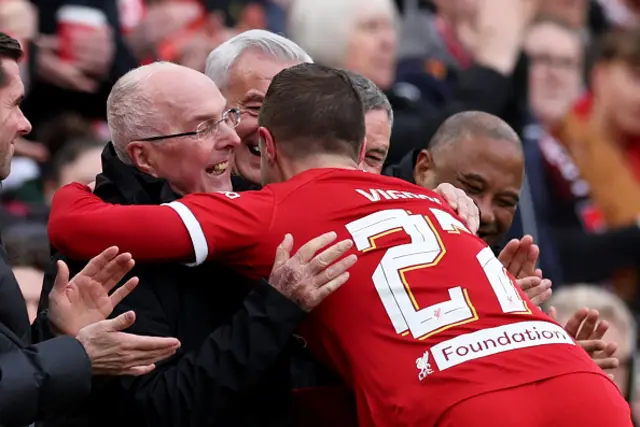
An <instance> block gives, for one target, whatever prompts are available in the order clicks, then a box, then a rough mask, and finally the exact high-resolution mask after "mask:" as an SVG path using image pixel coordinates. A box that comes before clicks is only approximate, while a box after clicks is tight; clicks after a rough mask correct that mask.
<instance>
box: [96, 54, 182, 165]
mask: <svg viewBox="0 0 640 427" xmlns="http://www.w3.org/2000/svg"><path fill="white" fill-rule="evenodd" d="M179 68H182V67H181V66H180V65H177V64H173V63H171V62H154V63H152V64H149V65H143V66H142V67H138V68H135V69H133V70H131V71H129V72H128V73H127V74H125V75H124V76H122V77H120V79H118V81H117V82H116V83H115V84H114V85H113V87H112V88H111V93H110V94H109V98H107V123H108V125H109V133H110V134H111V141H112V142H113V146H114V148H115V151H116V154H117V155H118V158H119V159H120V160H122V161H123V162H124V163H126V164H131V163H132V160H131V158H130V157H129V153H128V152H127V145H129V143H130V142H131V141H135V140H136V139H140V138H148V137H151V136H155V135H157V134H158V133H160V132H161V129H160V128H161V125H160V123H159V122H158V119H157V117H158V115H157V114H156V106H155V105H154V102H153V99H152V96H151V94H150V93H149V90H148V88H146V82H147V81H148V80H149V78H150V77H151V76H152V75H153V74H155V73H156V72H158V71H163V70H177V69H179Z"/></svg>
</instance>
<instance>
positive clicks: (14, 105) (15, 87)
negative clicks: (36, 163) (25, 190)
mask: <svg viewBox="0 0 640 427" xmlns="http://www.w3.org/2000/svg"><path fill="white" fill-rule="evenodd" d="M0 66H1V67H2V72H3V74H4V78H5V79H6V84H5V85H4V86H3V87H1V88H0V130H1V131H0V180H3V179H5V178H6V177H7V176H9V173H10V172H11V158H12V157H13V151H14V149H15V147H14V144H15V142H16V139H17V138H18V137H20V136H24V135H26V134H28V133H29V132H31V123H29V121H28V120H27V118H26V117H25V116H24V114H22V110H21V109H20V103H21V102H22V98H24V85H23V84H22V81H21V80H20V69H19V67H18V64H17V63H16V62H15V61H12V60H9V59H2V60H0Z"/></svg>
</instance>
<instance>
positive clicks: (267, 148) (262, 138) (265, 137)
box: [258, 126, 276, 162]
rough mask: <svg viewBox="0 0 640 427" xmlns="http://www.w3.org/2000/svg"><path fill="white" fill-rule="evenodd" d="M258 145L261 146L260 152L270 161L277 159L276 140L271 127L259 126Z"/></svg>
mask: <svg viewBox="0 0 640 427" xmlns="http://www.w3.org/2000/svg"><path fill="white" fill-rule="evenodd" d="M258 146H259V147H260V153H261V154H262V155H264V156H266V158H267V160H269V161H270V162H273V161H275V158H276V142H275V139H274V138H273V135H272V134H271V132H269V129H267V128H266V127H264V126H260V127H259V128H258Z"/></svg>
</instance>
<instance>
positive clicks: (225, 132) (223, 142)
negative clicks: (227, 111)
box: [216, 126, 240, 150]
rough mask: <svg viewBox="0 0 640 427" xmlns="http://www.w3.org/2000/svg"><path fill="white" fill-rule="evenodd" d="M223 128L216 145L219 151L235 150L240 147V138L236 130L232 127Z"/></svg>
mask: <svg viewBox="0 0 640 427" xmlns="http://www.w3.org/2000/svg"><path fill="white" fill-rule="evenodd" d="M222 128H223V129H220V130H222V132H220V133H219V137H218V141H217V144H216V145H217V148H218V149H220V150H224V149H233V148H236V147H237V146H238V145H240V137H239V136H238V133H237V132H236V130H235V128H232V127H231V126H222Z"/></svg>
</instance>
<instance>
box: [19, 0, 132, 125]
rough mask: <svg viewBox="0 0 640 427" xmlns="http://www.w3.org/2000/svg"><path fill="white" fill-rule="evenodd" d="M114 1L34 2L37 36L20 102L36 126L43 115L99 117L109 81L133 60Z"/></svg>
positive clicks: (103, 111)
mask: <svg viewBox="0 0 640 427" xmlns="http://www.w3.org/2000/svg"><path fill="white" fill-rule="evenodd" d="M118 3H119V2H118V1H117V0H88V1H87V0H49V1H39V2H37V6H38V12H39V22H40V23H39V30H40V33H41V35H40V37H39V38H38V39H37V41H36V43H35V49H34V51H33V52H32V54H33V56H32V58H33V60H34V61H35V63H34V64H33V65H34V73H35V74H34V76H33V81H32V85H31V89H30V92H29V93H28V95H27V98H26V99H25V102H24V104H23V106H24V108H23V109H24V111H25V114H26V115H27V116H29V118H30V120H31V121H32V123H33V125H34V127H35V128H36V129H37V127H38V126H39V125H40V124H41V123H42V122H43V121H44V120H47V119H49V118H55V117H58V116H59V115H60V114H61V113H64V112H68V111H71V112H76V113H78V114H80V115H82V116H83V117H86V118H88V119H103V118H104V117H105V114H106V111H105V104H106V99H107V95H108V93H109V89H110V88H111V85H112V84H113V82H114V81H115V80H116V79H117V78H118V77H120V76H121V75H122V74H124V73H125V72H126V71H128V70H129V69H131V68H133V67H135V66H136V64H137V61H136V60H135V59H134V57H133V56H132V55H131V53H130V51H129V49H128V47H127V46H126V45H125V42H124V39H123V29H122V22H121V21H120V12H119V10H118ZM71 18H73V19H71ZM81 20H84V21H83V22H84V25H86V24H89V23H91V25H90V26H89V28H91V29H90V30H87V29H86V27H81V26H79V25H78V23H79V21H81ZM74 25H75V26H76V27H78V28H76V27H74ZM79 28H84V30H82V31H79ZM54 100H55V101H54Z"/></svg>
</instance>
